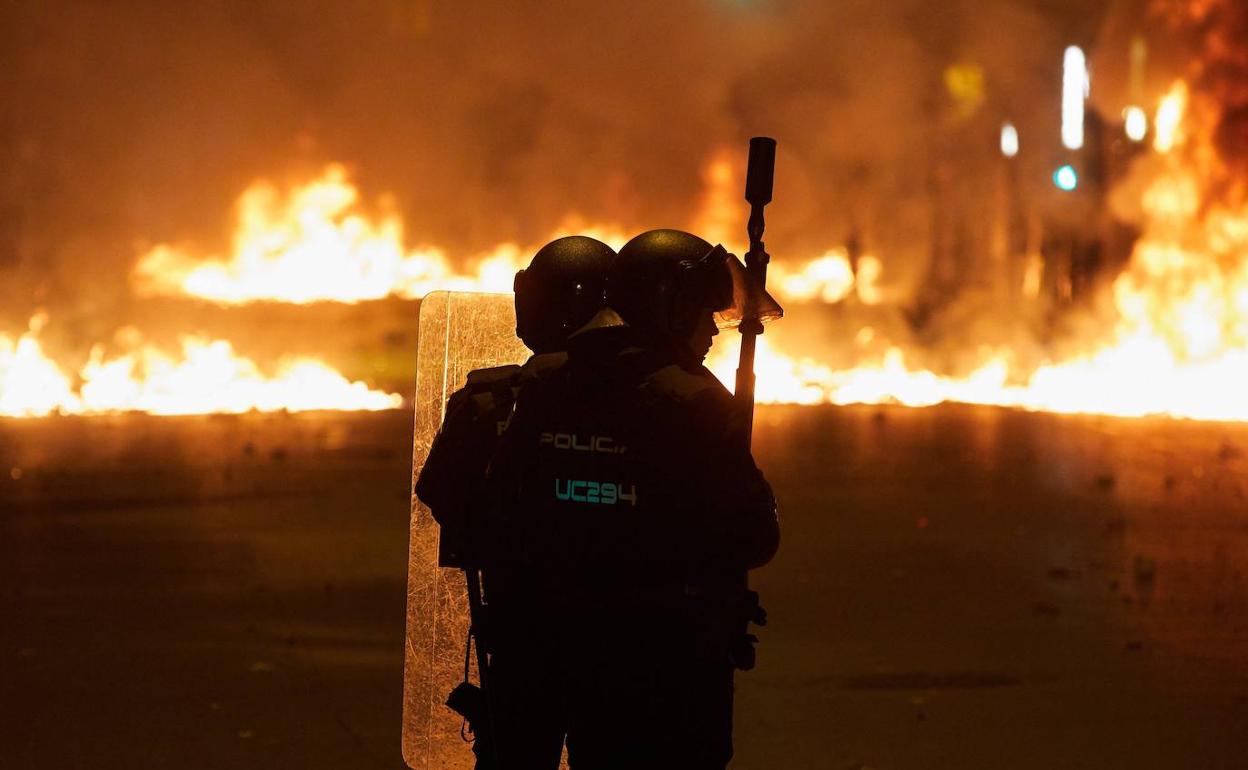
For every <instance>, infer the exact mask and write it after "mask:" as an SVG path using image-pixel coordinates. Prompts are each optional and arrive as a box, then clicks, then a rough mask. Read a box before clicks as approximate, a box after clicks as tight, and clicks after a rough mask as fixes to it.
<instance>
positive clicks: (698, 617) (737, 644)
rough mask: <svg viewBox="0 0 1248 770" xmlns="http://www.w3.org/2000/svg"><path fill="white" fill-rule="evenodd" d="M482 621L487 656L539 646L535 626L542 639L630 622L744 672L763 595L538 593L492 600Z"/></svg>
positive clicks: (695, 588) (653, 590)
mask: <svg viewBox="0 0 1248 770" xmlns="http://www.w3.org/2000/svg"><path fill="white" fill-rule="evenodd" d="M539 597H540V598H539ZM482 616H483V621H484V622H483V623H482V624H481V626H482V627H481V628H480V629H479V630H480V633H479V634H478V635H477V640H478V643H480V644H483V645H484V649H485V650H487V651H490V652H492V651H493V650H494V649H495V648H496V645H503V646H509V645H512V644H525V643H527V642H529V641H532V640H534V634H533V631H532V629H534V628H535V627H536V628H541V629H543V637H544V638H545V635H546V634H547V633H548V632H549V627H550V626H558V625H563V624H567V623H569V622H575V623H578V624H581V626H582V628H584V627H585V626H591V627H592V626H593V625H595V624H597V623H599V622H604V623H608V624H613V623H619V622H627V621H630V620H632V621H634V622H636V623H638V624H641V625H651V624H653V625H652V626H651V627H654V628H658V630H659V632H660V633H661V632H662V630H663V627H664V626H668V627H670V630H671V631H672V633H673V634H675V635H676V636H677V637H678V638H685V639H692V640H693V641H694V643H695V644H696V645H697V654H699V655H700V656H705V657H708V658H711V659H715V658H721V659H723V660H724V661H725V662H726V663H728V664H730V665H731V666H732V667H734V668H737V669H740V670H742V671H748V670H750V669H752V668H754V664H755V650H754V645H756V644H757V643H758V637H757V636H755V635H754V634H751V633H749V624H750V623H753V624H755V625H758V626H764V625H766V624H767V611H766V610H765V609H764V608H763V607H762V605H761V604H760V603H759V596H758V592H756V591H751V590H749V589H746V588H744V587H740V588H733V589H727V590H726V589H724V588H723V587H719V586H717V587H715V588H714V589H708V588H707V587H706V586H705V585H703V584H699V583H691V582H681V583H672V584H667V585H662V586H651V587H646V588H641V589H628V590H616V589H610V590H602V591H592V590H579V589H578V590H568V589H564V588H551V587H542V588H540V589H539V588H537V587H536V586H534V587H532V588H530V591H516V592H508V593H507V594H506V595H504V596H501V597H497V598H492V599H491V602H490V604H488V605H486V607H485V608H484V612H483V613H482ZM591 635H592V634H591ZM542 643H543V644H545V642H542Z"/></svg>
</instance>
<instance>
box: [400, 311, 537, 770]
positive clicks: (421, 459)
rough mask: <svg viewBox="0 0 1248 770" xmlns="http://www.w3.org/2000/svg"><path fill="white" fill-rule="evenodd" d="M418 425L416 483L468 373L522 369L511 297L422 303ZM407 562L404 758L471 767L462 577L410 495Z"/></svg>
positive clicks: (428, 768) (435, 767)
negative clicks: (448, 565) (463, 713)
mask: <svg viewBox="0 0 1248 770" xmlns="http://www.w3.org/2000/svg"><path fill="white" fill-rule="evenodd" d="M417 330H418V333H419V342H418V344H417V353H416V398H415V412H416V416H415V419H416V424H415V430H414V435H413V443H412V481H413V483H415V480H416V476H417V475H418V474H419V473H420V469H421V468H422V467H423V466H424V463H425V458H426V457H428V455H429V446H430V444H432V442H433V437H434V435H435V434H436V433H437V432H438V427H439V426H440V425H441V424H442V417H443V414H444V412H445V410H446V399H447V397H449V396H450V395H451V393H453V392H454V391H455V390H456V389H457V388H460V387H462V386H463V384H464V381H465V379H466V377H467V375H468V372H470V371H472V370H473V369H480V368H484V367H492V366H502V365H504V364H513V363H522V362H523V361H524V360H525V358H526V357H527V355H528V351H527V350H525V347H524V345H523V344H522V343H521V342H520V340H519V339H517V338H516V314H515V308H514V306H513V301H512V297H511V295H509V294H479V293H467V292H435V293H433V294H430V295H428V296H427V297H425V298H424V300H422V301H421V303H420V316H419V319H418V321H417ZM410 528H411V533H410V537H411V540H410V542H409V546H408V563H407V640H406V641H407V644H406V653H405V656H404V658H405V659H404V666H403V759H404V761H406V762H407V765H408V767H411V768H414V770H454V769H456V768H465V769H466V768H471V767H472V764H473V755H472V751H471V750H470V747H469V746H468V745H467V744H465V743H464V740H463V738H462V736H461V733H460V730H461V728H462V719H461V718H460V717H459V715H458V714H456V713H454V712H453V711H451V710H450V708H448V707H447V706H446V696H447V694H448V693H450V691H451V689H452V688H454V687H455V685H456V684H458V683H459V682H460V681H461V680H462V679H463V675H464V643H465V640H466V637H467V634H468V601H467V598H466V593H465V587H464V574H463V572H461V571H459V570H454V569H444V568H441V567H439V566H438V525H437V524H436V523H435V522H434V520H433V517H432V516H431V515H430V513H429V509H428V508H426V507H425V506H424V505H422V504H421V503H420V502H419V501H418V500H417V499H416V496H415V495H413V496H412V517H411V523H410Z"/></svg>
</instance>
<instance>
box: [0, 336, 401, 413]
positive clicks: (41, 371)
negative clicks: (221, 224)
mask: <svg viewBox="0 0 1248 770" xmlns="http://www.w3.org/2000/svg"><path fill="white" fill-rule="evenodd" d="M39 325H40V324H39V323H38V322H36V323H33V324H32V329H31V331H29V332H27V333H26V334H24V335H22V336H21V337H19V338H18V339H17V340H13V339H12V338H10V337H7V336H5V335H0V416H8V417H36V416H42V415H47V414H53V413H59V414H100V413H105V412H123V411H142V412H149V413H151V414H168V415H172V414H207V413H212V412H234V413H237V412H248V411H253V410H254V411H261V412H275V411H292V412H296V411H305V410H312V409H347V410H379V409H393V408H396V407H398V406H399V405H400V404H401V403H402V398H401V397H400V396H398V395H396V394H393V393H384V392H381V391H377V390H372V389H370V388H369V387H368V386H367V385H366V384H364V383H362V382H351V381H349V380H347V378H345V377H343V376H342V375H341V374H339V373H338V372H337V371H335V370H334V369H332V368H330V367H329V366H327V365H325V364H324V363H322V362H320V361H316V360H313V359H293V360H289V361H284V362H281V363H279V364H278V366H277V370H276V372H275V373H274V374H273V375H272V376H266V375H265V374H264V373H263V372H261V370H260V368H259V367H258V366H257V365H256V364H255V362H253V361H251V360H250V359H248V358H243V357H241V356H239V355H237V354H236V353H235V352H234V348H233V346H232V345H231V344H230V343H229V342H226V341H224V340H209V339H204V338H198V337H191V336H187V337H183V338H182V350H181V354H180V355H177V356H174V355H169V354H167V353H164V352H162V351H160V350H158V349H156V348H153V347H150V346H144V347H141V348H140V349H138V350H136V351H134V352H131V353H126V354H123V355H121V356H118V357H115V358H105V357H104V355H103V353H102V351H101V350H100V349H99V348H98V347H97V348H96V349H94V350H92V352H91V357H90V359H89V360H88V362H87V363H86V365H85V366H83V367H82V369H81V370H80V371H79V372H78V376H77V378H76V380H75V379H71V378H70V377H69V376H68V375H66V374H65V373H64V371H63V370H62V368H61V367H60V366H59V365H57V363H56V362H55V361H53V360H52V359H50V358H49V357H48V356H47V355H46V354H45V353H44V351H43V348H42V346H41V345H40V343H39V339H38V327H39Z"/></svg>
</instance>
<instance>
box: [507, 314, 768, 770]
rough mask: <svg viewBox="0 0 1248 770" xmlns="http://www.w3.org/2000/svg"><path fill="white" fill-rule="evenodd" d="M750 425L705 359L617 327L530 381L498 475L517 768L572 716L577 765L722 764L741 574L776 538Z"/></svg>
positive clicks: (743, 605)
mask: <svg viewBox="0 0 1248 770" xmlns="http://www.w3.org/2000/svg"><path fill="white" fill-rule="evenodd" d="M745 430H746V425H745V423H744V418H743V416H742V413H741V412H740V410H739V409H738V408H737V407H736V406H735V405H734V403H733V400H732V397H731V395H730V394H729V393H728V392H727V391H726V390H725V389H724V387H723V386H722V385H721V384H720V383H719V382H718V380H716V379H715V377H714V376H713V375H712V374H711V373H710V372H709V371H707V370H706V369H705V368H704V367H702V366H701V365H700V364H699V363H697V361H696V359H694V358H693V357H692V356H689V355H688V354H686V353H683V352H680V351H677V350H675V349H672V350H669V349H666V348H665V347H663V346H655V345H653V344H647V343H643V342H642V341H641V340H640V339H639V337H638V336H637V335H635V334H634V332H633V330H632V329H630V328H629V327H627V326H622V325H614V326H606V327H604V328H595V329H590V330H586V331H582V332H580V333H578V334H576V335H574V336H573V337H572V339H571V340H570V341H569V349H568V358H567V360H566V362H563V363H561V364H560V365H558V366H555V367H553V368H552V369H550V370H549V371H546V372H544V373H543V374H542V376H540V377H534V378H532V379H531V380H530V381H528V382H526V383H525V384H524V385H523V386H522V387H521V388H520V390H519V397H518V401H517V405H516V408H515V411H514V413H513V415H512V418H511V421H510V423H509V425H508V428H507V430H506V432H505V433H504V435H503V438H502V440H501V442H500V444H499V448H498V451H497V452H496V454H495V455H494V458H493V460H492V461H491V466H490V470H489V474H488V480H487V485H486V486H487V494H488V495H490V496H491V498H492V499H493V504H492V505H491V506H490V508H489V511H490V514H489V516H490V519H491V520H490V521H489V523H488V526H487V527H486V529H487V530H488V531H489V532H490V533H491V535H492V537H491V540H490V542H491V544H492V549H491V550H492V552H491V553H490V555H489V562H490V563H491V565H494V566H493V567H492V571H491V573H490V574H489V575H488V576H487V577H488V580H487V584H486V595H487V597H488V601H489V605H490V612H491V617H492V618H494V619H496V620H497V623H496V625H495V626H494V627H493V628H494V632H495V639H494V642H493V645H494V647H493V650H494V656H493V658H492V664H491V666H492V668H491V675H492V676H493V684H494V686H495V687H496V691H497V692H498V693H499V699H500V705H499V712H498V713H499V715H500V723H501V724H503V725H505V726H504V727H500V730H502V733H501V745H502V747H503V748H502V750H503V753H504V756H505V757H507V758H508V760H509V765H508V767H509V768H512V767H523V768H530V767H534V768H536V767H554V766H555V765H554V764H552V763H557V761H558V757H559V750H560V744H561V743H562V740H563V737H564V736H563V734H562V733H563V731H564V730H566V733H567V746H568V752H569V759H570V761H571V762H572V763H573V766H574V767H584V768H603V767H621V768H622V767H629V768H661V767H673V768H675V767H680V768H704V767H705V768H722V767H723V766H724V764H725V763H727V761H728V760H729V758H730V757H731V755H732V744H731V721H732V672H733V667H734V663H736V664H741V663H742V661H741V654H742V649H743V647H748V642H747V641H746V640H745V637H744V631H743V629H744V627H745V621H746V620H748V619H749V618H750V617H751V616H752V610H753V609H754V608H753V607H751V606H750V603H749V601H748V597H747V595H746V594H744V592H743V576H744V574H745V570H748V569H750V568H753V567H758V566H761V565H762V564H764V563H766V562H767V561H768V560H769V559H770V558H771V557H772V555H773V554H774V553H775V550H776V547H777V545H778V540H779V529H778V524H777V519H776V506H775V501H774V498H773V497H772V494H771V490H770V488H769V487H768V485H767V483H766V481H765V480H764V479H763V476H762V474H761V473H760V472H759V470H758V468H757V467H756V466H755V464H754V462H753V459H752V458H751V456H750V453H749V449H748V445H747V441H746V439H745ZM749 652H750V653H752V649H751V650H749ZM543 714H556V715H558V719H557V720H555V721H556V722H559V723H561V725H560V726H561V727H562V728H563V729H557V728H556V726H555V722H552V721H550V720H543V719H538V721H539V722H540V723H541V724H542V725H547V726H548V727H545V728H543V727H542V726H541V725H539V724H535V723H534V722H533V719H534V717H535V715H543Z"/></svg>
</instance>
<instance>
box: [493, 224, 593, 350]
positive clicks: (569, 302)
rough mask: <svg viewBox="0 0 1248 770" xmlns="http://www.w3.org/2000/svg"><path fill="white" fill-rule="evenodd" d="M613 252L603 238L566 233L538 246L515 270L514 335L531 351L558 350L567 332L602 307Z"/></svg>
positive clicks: (581, 323) (587, 319)
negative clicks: (530, 260)
mask: <svg viewBox="0 0 1248 770" xmlns="http://www.w3.org/2000/svg"><path fill="white" fill-rule="evenodd" d="M614 261H615V252H614V251H613V250H612V249H611V247H610V246H608V245H607V244H605V243H603V242H602V241H599V240H596V239H594V238H590V237H588V236H584V235H569V236H567V237H566V238H559V239H556V240H553V241H551V242H550V243H548V244H546V245H545V246H543V247H542V248H541V249H539V250H538V252H537V253H536V254H534V255H533V261H532V262H530V263H529V266H528V267H527V268H525V269H524V270H521V271H519V272H518V273H516V279H515V283H514V284H513V288H514V289H515V292H516V336H518V337H519V338H520V339H521V340H523V341H524V344H525V345H527V346H528V348H529V349H530V350H532V351H534V352H535V353H548V352H551V351H555V350H562V349H563V348H564V345H565V344H566V343H567V339H568V335H569V334H571V333H572V332H574V331H576V330H577V329H579V328H580V327H581V326H583V325H585V323H586V322H587V321H589V319H590V318H592V317H593V315H594V313H597V312H598V311H599V310H600V309H602V307H603V305H604V302H605V299H604V290H605V285H606V278H607V271H608V270H609V269H610V267H611V263H612V262H614Z"/></svg>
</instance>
